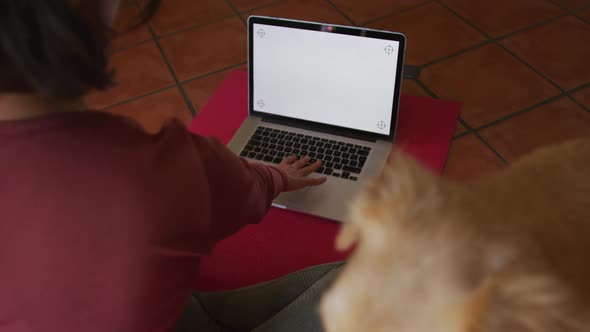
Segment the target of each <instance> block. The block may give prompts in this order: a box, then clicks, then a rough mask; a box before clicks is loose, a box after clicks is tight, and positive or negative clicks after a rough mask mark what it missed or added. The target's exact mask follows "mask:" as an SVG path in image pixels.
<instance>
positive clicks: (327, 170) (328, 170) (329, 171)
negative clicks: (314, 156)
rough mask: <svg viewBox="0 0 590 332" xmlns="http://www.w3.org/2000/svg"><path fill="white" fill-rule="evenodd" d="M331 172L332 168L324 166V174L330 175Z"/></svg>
mask: <svg viewBox="0 0 590 332" xmlns="http://www.w3.org/2000/svg"><path fill="white" fill-rule="evenodd" d="M333 172H334V170H333V169H331V168H326V169H325V170H324V174H326V175H332V173H333Z"/></svg>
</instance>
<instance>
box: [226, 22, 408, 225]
mask: <svg viewBox="0 0 590 332" xmlns="http://www.w3.org/2000/svg"><path fill="white" fill-rule="evenodd" d="M404 51H405V37H404V36H403V35H402V34H400V33H393V32H386V31H377V30H370V29H364V28H356V27H345V26H338V25H329V24H322V23H313V22H304V21H295V20H287V19H278V18H271V17H261V16H251V17H250V18H249V19H248V53H249V57H248V61H249V66H248V67H249V68H248V70H249V88H248V90H249V91H248V93H249V98H248V99H249V101H248V103H249V107H248V111H249V116H248V118H247V119H246V120H245V121H244V123H243V124H242V126H241V127H240V129H239V130H238V131H237V132H236V134H235V135H234V137H233V138H232V140H231V142H230V143H229V148H230V149H231V150H232V151H234V152H235V153H236V154H239V155H241V156H242V157H244V158H247V159H250V160H255V161H259V162H263V163H268V164H276V163H278V162H279V160H280V159H281V158H282V157H283V156H286V155H292V154H296V155H299V156H302V155H310V156H311V157H313V158H314V159H318V160H321V161H322V162H323V167H322V168H321V169H320V170H319V172H318V173H314V174H313V175H311V176H326V177H327V178H328V180H327V182H326V183H325V184H324V185H321V186H318V187H310V188H305V189H303V190H299V191H296V192H289V193H283V194H281V195H279V197H277V198H276V200H275V201H274V204H273V205H274V206H276V207H280V208H284V209H288V210H293V211H298V212H301V213H306V214H311V215H315V216H319V217H323V218H326V219H330V220H334V221H345V218H346V216H347V213H348V206H349V203H350V201H351V199H352V198H353V197H354V196H355V194H356V193H357V191H358V190H359V188H360V185H361V184H362V183H363V182H364V181H365V180H367V179H369V178H372V177H374V176H376V175H378V173H379V172H380V171H381V169H382V167H383V165H384V163H385V162H386V160H387V158H388V155H389V152H390V150H391V146H392V143H393V140H394V138H395V128H396V124H397V114H398V107H399V96H400V90H401V76H402V68H403V60H404Z"/></svg>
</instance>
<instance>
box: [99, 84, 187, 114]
mask: <svg viewBox="0 0 590 332" xmlns="http://www.w3.org/2000/svg"><path fill="white" fill-rule="evenodd" d="M175 87H176V84H170V85H167V86H165V87H162V88H158V89H156V90H153V91H150V92H147V93H144V94H141V95H139V96H135V97H131V98H128V99H125V100H121V101H119V102H116V103H114V104H111V105H108V106H105V107H102V108H99V109H98V110H100V111H108V110H109V109H111V108H115V107H118V106H121V105H125V104H128V103H132V102H134V101H138V100H140V99H142V98H145V97H149V96H153V95H155V94H158V93H160V92H164V91H168V90H170V89H173V88H175Z"/></svg>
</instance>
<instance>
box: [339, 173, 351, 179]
mask: <svg viewBox="0 0 590 332" xmlns="http://www.w3.org/2000/svg"><path fill="white" fill-rule="evenodd" d="M340 177H341V178H343V179H348V177H350V173H348V172H343V173H342V175H340Z"/></svg>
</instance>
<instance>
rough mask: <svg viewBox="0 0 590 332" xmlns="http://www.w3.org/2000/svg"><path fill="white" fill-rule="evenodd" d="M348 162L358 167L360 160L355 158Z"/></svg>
mask: <svg viewBox="0 0 590 332" xmlns="http://www.w3.org/2000/svg"><path fill="white" fill-rule="evenodd" d="M348 164H349V165H350V166H352V167H357V166H358V165H359V162H358V161H355V160H351V161H350V162H349V163H348Z"/></svg>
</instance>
